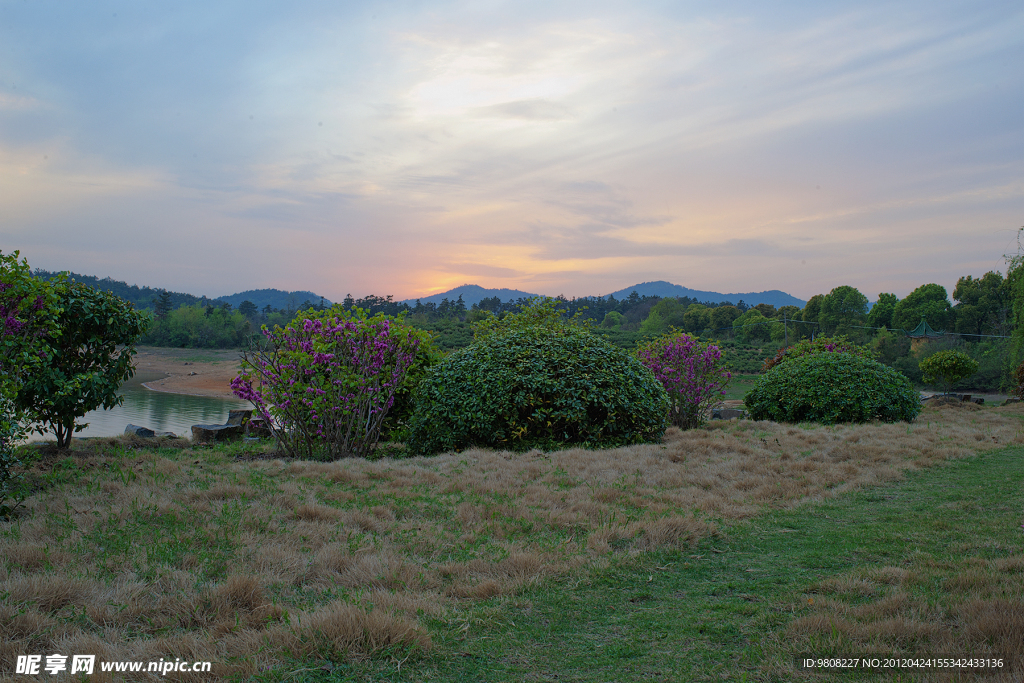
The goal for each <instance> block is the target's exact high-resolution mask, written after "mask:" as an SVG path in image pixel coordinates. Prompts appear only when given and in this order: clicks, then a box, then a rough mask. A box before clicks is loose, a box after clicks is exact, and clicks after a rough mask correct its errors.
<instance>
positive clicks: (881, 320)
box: [868, 292, 899, 329]
mask: <svg viewBox="0 0 1024 683" xmlns="http://www.w3.org/2000/svg"><path fill="white" fill-rule="evenodd" d="M897 303H899V299H897V298H896V295H895V294H886V293H885V292H882V293H881V294H879V295H878V301H876V302H875V305H874V306H872V307H871V310H870V311H868V325H870V326H871V327H885V328H888V329H892V316H893V313H895V312H896V304H897Z"/></svg>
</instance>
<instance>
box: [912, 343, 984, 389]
mask: <svg viewBox="0 0 1024 683" xmlns="http://www.w3.org/2000/svg"><path fill="white" fill-rule="evenodd" d="M918 367H919V368H921V372H923V373H924V376H923V378H924V381H925V382H926V383H927V384H937V385H939V386H940V387H942V391H943V393H947V394H948V393H949V391H950V389H952V388H953V385H954V384H956V383H957V382H959V381H960V380H962V379H967V378H968V377H970V376H971V375H973V374H974V373H975V372H977V371H978V361H976V360H974V359H973V358H971V357H970V356H968V355H967V354H966V353H964V352H963V351H939V352H938V353H933V354H932V355H930V356H928V357H927V358H925V359H924V360H923V361H921V362H920V363H919V364H918Z"/></svg>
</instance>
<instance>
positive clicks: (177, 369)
mask: <svg viewBox="0 0 1024 683" xmlns="http://www.w3.org/2000/svg"><path fill="white" fill-rule="evenodd" d="M241 355H242V352H241V351H239V350H237V349H228V350H205V349H170V348H162V347H157V346H140V347H139V350H138V353H137V354H135V368H136V371H138V372H154V373H164V374H165V375H166V377H164V378H163V379H157V380H153V381H147V382H145V383H144V384H143V386H144V387H146V388H147V389H152V390H153V391H167V392H170V393H172V394H188V395H191V396H216V397H218V398H234V397H235V396H234V394H232V393H231V380H232V379H234V378H235V377H236V376H237V375H238V370H239V367H240V366H239V360H240V359H241Z"/></svg>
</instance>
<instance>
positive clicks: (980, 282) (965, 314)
mask: <svg viewBox="0 0 1024 683" xmlns="http://www.w3.org/2000/svg"><path fill="white" fill-rule="evenodd" d="M953 301H956V302H957V304H956V306H954V307H953V310H954V312H955V314H956V331H957V332H959V333H961V334H1005V333H1006V326H1007V319H1008V317H1009V313H1010V288H1009V287H1008V286H1007V280H1004V279H1003V276H1002V275H1001V274H1000V273H998V272H992V271H989V272H987V273H985V274H984V275H983V276H981V277H980V278H978V279H977V280H975V279H974V278H973V277H971V276H970V275H968V276H967V277H962V278H960V279H959V280H957V283H956V288H955V289H954V290H953Z"/></svg>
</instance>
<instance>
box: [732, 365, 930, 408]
mask: <svg viewBox="0 0 1024 683" xmlns="http://www.w3.org/2000/svg"><path fill="white" fill-rule="evenodd" d="M744 402H745V403H746V406H747V409H748V410H749V411H750V415H751V417H753V418H754V419H755V420H774V421H776V422H821V423H823V424H836V423H840V422H867V421H869V420H882V421H883V422H897V421H900V420H903V421H906V422H911V421H913V420H914V419H915V418H916V417H917V415H918V413H920V412H921V397H920V395H919V394H918V393H917V391H915V390H914V387H913V385H911V383H910V380H908V379H907V378H906V377H904V376H903V375H901V374H900V373H898V372H896V371H895V370H893V369H892V368H888V367H886V366H884V365H882V364H881V363H878V362H877V361H874V360H871V359H869V358H862V357H860V356H855V355H852V354H848V353H818V354H812V355H807V356H803V357H801V358H797V359H794V360H791V361H787V362H783V363H780V364H778V365H776V366H775V367H773V368H772V369H771V370H769V371H768V372H767V373H765V374H763V375H762V376H761V377H760V378H759V379H758V380H757V381H756V382H755V383H754V387H753V389H751V390H750V392H749V393H748V394H747V396H746V399H745V401H744Z"/></svg>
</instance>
